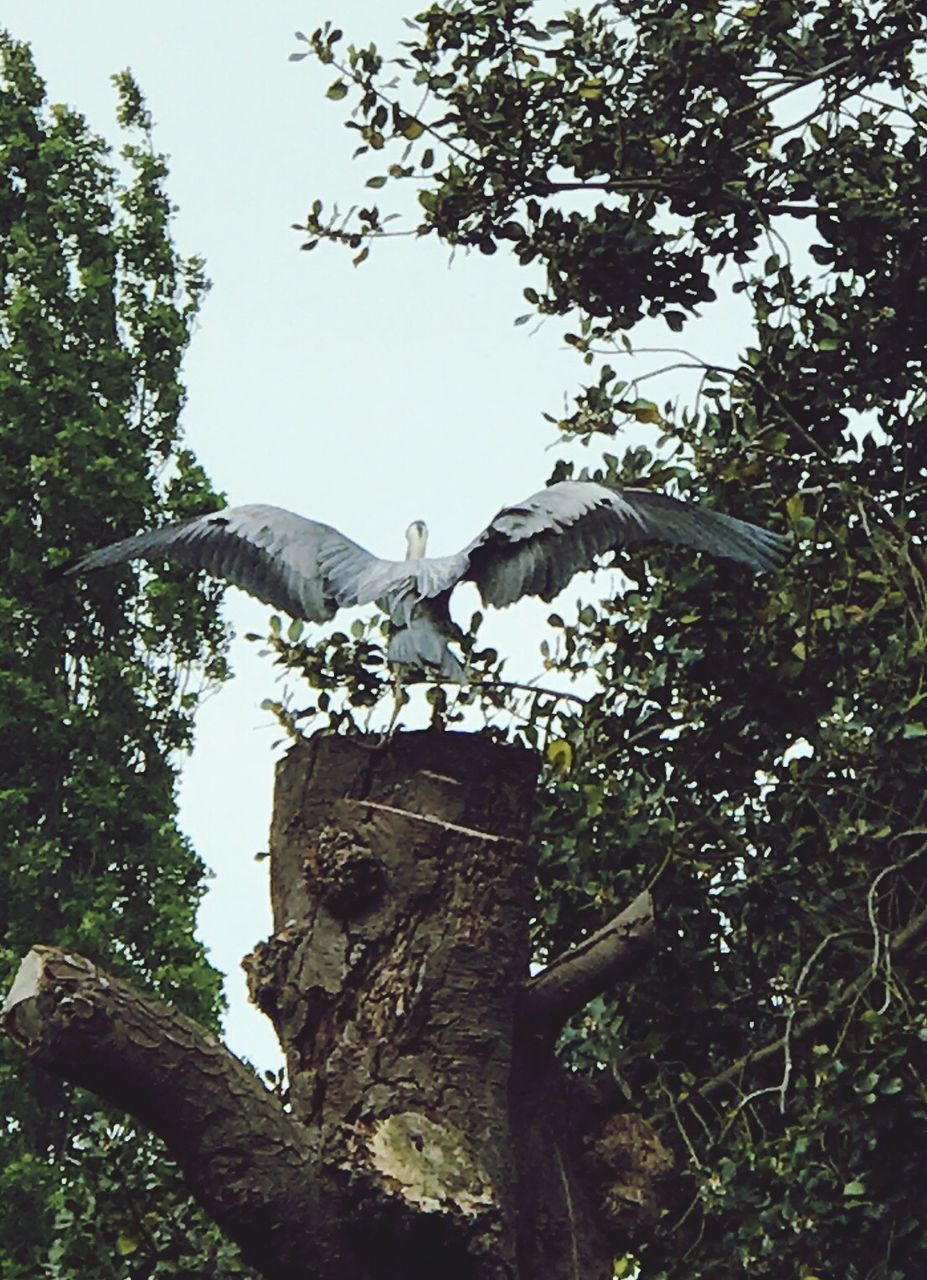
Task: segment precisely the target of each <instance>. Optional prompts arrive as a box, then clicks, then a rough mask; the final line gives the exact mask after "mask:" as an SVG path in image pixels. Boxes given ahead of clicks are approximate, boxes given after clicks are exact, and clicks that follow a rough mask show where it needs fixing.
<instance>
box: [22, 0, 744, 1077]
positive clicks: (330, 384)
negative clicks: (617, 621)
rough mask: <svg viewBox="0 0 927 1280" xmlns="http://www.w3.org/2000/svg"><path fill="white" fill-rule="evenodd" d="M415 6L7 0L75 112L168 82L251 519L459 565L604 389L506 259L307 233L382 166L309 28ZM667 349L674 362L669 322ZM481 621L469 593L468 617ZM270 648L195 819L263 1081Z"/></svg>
mask: <svg viewBox="0 0 927 1280" xmlns="http://www.w3.org/2000/svg"><path fill="white" fill-rule="evenodd" d="M545 7H547V6H545ZM565 7H569V6H565ZM407 12H414V5H408V6H407V5H405V4H397V3H396V2H395V0H351V2H350V3H345V2H344V0H342V2H341V3H339V4H338V5H335V4H329V5H325V4H321V5H320V4H318V3H312V4H309V5H307V4H306V3H300V4H296V3H289V2H288V0H264V3H262V4H260V5H255V4H254V3H245V2H244V0H196V2H195V3H191V2H190V0H186V2H185V3H179V2H178V0H158V2H157V3H154V2H153V0H147V2H144V0H136V2H135V3H132V4H126V3H119V2H118V0H83V3H80V4H75V3H73V0H71V2H68V0H41V2H38V0H7V2H6V4H5V5H4V10H3V14H2V18H0V21H2V23H3V24H4V25H5V26H6V28H7V30H9V31H10V33H11V34H12V35H13V36H15V37H17V38H19V39H24V40H27V41H28V42H29V43H30V44H31V45H32V47H33V50H34V53H35V57H36V61H37V64H38V69H39V72H40V74H41V75H42V76H43V77H44V78H45V80H46V83H47V85H48V92H49V97H50V99H51V100H52V101H62V102H67V103H68V104H69V105H70V106H72V107H74V108H76V109H78V110H80V111H82V112H83V113H84V114H85V115H86V117H87V119H88V121H89V122H90V124H91V126H92V127H93V128H94V129H95V130H96V131H98V132H100V133H102V134H103V135H104V136H105V137H107V138H108V139H110V140H112V141H116V140H117V130H116V126H115V123H114V118H113V109H114V102H115V95H114V91H113V89H112V86H111V84H110V80H109V77H110V75H111V74H113V73H114V72H116V71H119V70H121V69H122V68H124V67H126V66H128V67H130V68H131V70H132V71H133V72H134V74H135V76H136V77H137V79H138V81H139V83H140V85H141V87H142V90H143V92H144V94H145V96H146V98H147V101H148V105H149V107H150V109H151V111H152V114H153V116H154V120H155V141H156V145H157V146H158V148H159V149H160V150H163V151H165V152H167V153H168V155H169V157H170V178H169V182H168V188H169V191H170V194H171V196H172V198H173V200H174V201H175V202H176V204H177V205H178V206H179V212H178V214H177V218H176V223H175V237H176V240H177V242H178V245H179V247H180V249H181V251H182V252H184V253H192V252H197V253H202V254H203V255H204V256H205V258H206V262H207V272H208V275H209V277H210V278H211V280H212V282H213V289H212V292H211V293H210V295H209V297H208V299H207V301H206V305H205V308H204V311H203V314H202V317H201V321H200V325H199V331H198V332H197V334H196V335H195V337H194V340H193V345H192V349H191V352H190V355H189V357H188V359H187V362H186V374H185V381H186V385H187V387H188V389H189V400H188V404H187V408H186V411H185V415H184V422H185V429H186V437H187V441H188V443H189V444H190V446H191V447H192V448H193V449H194V451H195V452H196V454H197V456H198V457H199V459H200V461H201V462H202V463H203V464H204V466H205V467H206V470H207V472H208V474H209V475H210V477H211V478H212V481H213V483H214V484H215V485H216V486H217V487H218V488H220V489H221V490H223V491H225V493H226V494H227V495H228V498H229V501H230V502H231V503H240V502H267V503H273V504H276V505H278V506H282V507H288V508H291V509H293V510H295V511H299V512H301V513H302V514H304V515H308V516H310V517H312V518H315V519H319V520H323V521H325V522H327V523H331V524H334V525H336V526H337V527H339V528H341V529H342V530H343V531H344V532H345V533H347V534H348V535H349V536H351V537H353V538H355V539H356V540H357V541H359V542H360V543H361V544H362V545H365V546H367V547H369V548H370V549H371V550H373V551H375V552H377V553H379V554H382V555H395V556H397V557H398V556H400V555H402V554H403V552H404V541H403V532H404V530H405V527H406V525H407V524H408V522H409V521H410V520H411V519H413V518H423V519H425V520H426V521H427V522H428V524H429V527H430V529H431V544H430V549H431V550H432V551H434V552H435V553H436V554H443V553H445V552H450V551H454V550H457V549H458V548H459V547H460V546H462V545H464V544H465V543H466V542H467V541H469V539H470V538H471V537H472V536H473V535H474V534H475V533H476V532H477V531H478V530H479V529H481V528H482V527H483V526H484V525H485V524H486V522H487V521H488V520H489V519H490V518H491V517H492V515H493V514H494V513H495V511H496V510H498V509H499V508H500V507H501V506H503V505H506V504H509V503H512V502H515V501H518V500H519V499H521V498H524V497H526V496H527V495H528V494H530V493H532V492H534V491H535V490H536V489H538V488H540V487H541V486H542V485H543V483H544V482H545V480H546V479H547V477H548V475H549V473H550V471H551V469H552V466H553V462H554V458H555V456H556V455H554V454H552V453H551V452H549V451H548V446H549V445H550V444H551V443H552V440H553V429H552V428H551V427H550V426H549V425H548V424H547V423H545V422H544V421H543V419H542V418H541V413H542V411H547V412H550V413H555V414H557V413H560V412H561V411H562V408H563V405H564V396H565V395H572V394H574V393H575V391H576V390H577V389H578V387H579V385H580V384H581V383H582V382H583V381H584V374H585V375H586V378H588V375H589V371H588V370H586V369H584V367H583V366H582V364H581V362H580V360H579V359H578V358H577V356H576V355H575V354H574V353H572V352H571V351H570V350H569V349H568V348H566V347H565V346H564V345H563V342H562V336H561V335H562V329H563V326H562V325H561V324H560V323H559V322H557V321H549V322H548V323H547V324H546V325H545V326H544V327H542V328H541V329H540V331H538V332H534V333H532V329H533V326H532V325H530V324H529V325H525V326H523V327H519V328H515V327H513V320H514V318H515V317H516V316H518V315H520V314H523V313H524V312H525V311H527V310H528V307H527V304H526V303H525V302H524V300H523V299H522V297H521V290H522V289H523V288H524V287H525V286H526V285H528V284H530V283H532V280H531V277H530V276H529V275H528V274H526V272H525V270H524V269H523V268H519V267H518V265H517V264H516V263H515V262H514V261H513V260H511V259H509V258H508V257H507V256H506V254H505V253H504V252H503V251H500V252H499V253H498V254H496V255H495V256H494V257H492V258H486V257H483V256H482V255H479V254H471V255H469V256H463V255H460V256H458V258H457V260H456V261H455V262H454V264H453V266H451V267H450V269H449V257H448V252H447V250H446V249H444V248H442V247H441V246H440V245H439V244H438V243H437V241H433V240H430V239H429V240H425V241H415V240H412V239H397V240H393V241H390V242H387V243H384V244H382V245H378V246H374V249H373V252H372V254H371V257H370V260H369V261H368V262H367V263H365V264H364V265H363V266H362V267H360V268H359V269H354V268H352V266H351V262H350V256H349V254H348V253H347V252H346V251H341V252H339V251H337V250H335V249H334V248H330V247H328V246H325V245H320V246H319V247H318V248H317V249H316V250H315V251H314V252H312V253H309V254H305V253H300V252H299V243H300V237H299V235H298V233H296V232H294V231H292V230H290V224H291V223H293V222H297V221H299V220H300V219H301V218H302V217H303V216H304V215H305V211H306V209H307V208H308V207H309V204H310V203H311V201H312V200H313V199H314V198H315V197H316V196H318V197H320V198H322V199H323V200H324V201H325V203H326V205H327V206H328V205H329V204H330V203H331V202H332V201H335V202H337V203H339V205H340V207H341V208H342V209H346V208H348V207H349V206H350V205H351V204H353V203H355V202H357V201H358V199H365V198H369V196H370V195H372V194H373V193H370V192H366V193H365V192H364V188H363V182H364V180H365V179H366V177H367V176H369V173H370V172H371V170H370V169H365V168H363V167H362V163H363V162H361V163H354V164H352V163H351V161H350V156H351V153H352V151H353V149H354V147H355V145H356V140H357V135H356V134H355V133H353V132H348V131H346V130H345V129H344V128H343V127H342V123H343V121H344V119H345V116H346V113H345V104H344V103H340V104H339V103H333V102H329V101H327V100H326V99H325V97H324V89H325V88H326V87H327V85H328V84H329V83H330V82H331V81H332V80H333V79H334V78H335V73H333V71H332V70H331V68H322V67H320V66H319V65H318V64H317V63H316V62H315V60H314V59H311V58H309V59H306V60H305V61H303V62H300V63H292V64H291V63H289V62H288V61H287V55H288V54H289V53H290V52H292V51H294V50H295V49H296V48H297V47H299V46H298V45H297V42H296V41H295V40H294V38H293V32H294V31H295V30H297V29H301V30H309V29H311V28H312V27H313V26H316V25H319V24H320V23H321V22H322V21H323V20H324V19H325V18H326V17H328V16H332V15H333V14H337V19H338V23H339V25H340V26H342V27H343V28H344V30H345V33H346V36H347V38H348V39H349V40H350V39H353V40H354V41H355V42H356V43H359V44H366V43H368V42H369V41H370V40H374V41H375V42H376V43H377V44H378V45H379V46H380V48H381V50H382V51H386V50H388V49H394V48H395V45H396V43H397V42H398V41H399V40H401V39H403V38H404V37H405V35H406V34H407V32H406V29H405V28H404V26H403V25H402V21H401V19H402V16H403V14H405V13H407ZM395 158H396V157H390V160H393V159H395ZM390 190H391V188H390V187H387V189H386V193H389V191H390ZM378 194H380V195H381V196H382V195H384V194H385V193H382V192H381V193H378ZM386 204H387V200H386V199H384V200H383V201H382V202H381V208H384V209H385V207H386ZM394 225H398V224H394ZM730 320H731V321H732V326H731V328H729V329H728V338H729V339H730V336H731V332H732V329H733V331H734V332H735V333H736V328H737V324H736V316H733V317H730ZM712 324H713V333H712V339H714V340H716V339H717V337H718V318H717V317H716V316H715V317H713V318H712ZM653 332H654V333H655V335H656V338H657V341H658V342H659V344H660V345H664V346H666V345H671V343H670V342H669V341H668V336H669V335H667V333H666V330H665V328H663V327H662V326H661V327H660V329H659V331H657V330H654V331H653ZM685 345H686V346H688V347H691V346H692V345H693V340H692V336H691V335H690V333H689V332H687V334H686V341H685ZM711 345H715V342H714V341H712V342H711ZM677 390H678V388H677ZM661 391H662V392H664V394H665V393H671V392H672V391H673V388H672V387H671V386H664V387H662V388H661ZM663 398H664V395H662V394H661V396H660V399H661V400H662V399H663ZM609 443H610V446H611V448H612V450H613V451H614V450H616V449H618V450H620V448H621V446H622V442H621V441H618V442H614V441H613V442H609ZM587 460H588V462H589V464H590V465H594V464H595V462H596V461H597V455H596V454H595V453H594V452H591V451H590V453H589V455H588V459H587ZM575 595H576V590H575V588H574V589H573V590H572V591H568V592H567V596H568V598H570V599H573V598H575ZM475 603H476V601H475V596H474V598H473V600H472V601H471V600H470V599H465V600H464V602H463V606H462V608H461V610H460V616H462V617H464V618H466V617H468V616H469V611H470V608H471V607H473V606H475ZM227 612H228V615H229V617H230V618H231V620H232V622H233V625H234V627H235V629H236V631H237V632H238V633H239V634H243V633H244V632H246V631H257V632H260V633H261V634H264V633H265V630H266V624H267V618H268V615H269V611H268V610H267V609H266V608H265V607H264V606H263V605H259V604H257V603H256V602H254V601H251V600H249V599H247V598H246V597H245V596H243V595H242V594H241V593H240V592H237V591H231V592H229V595H228V603H227ZM548 612H549V609H548V606H545V605H542V604H540V603H537V602H523V603H522V604H520V605H519V606H517V607H516V608H515V609H513V610H511V611H508V612H507V613H505V614H502V615H499V618H498V621H495V622H494V624H493V629H492V630H491V631H487V640H489V641H490V642H491V643H494V644H497V645H499V646H500V647H501V648H502V649H503V651H504V652H507V653H512V654H513V655H514V660H513V662H512V664H511V666H510V668H509V674H510V675H512V677H513V678H525V677H526V676H529V675H531V674H534V673H536V672H537V670H538V667H539V660H538V659H537V656H536V654H537V644H538V641H539V639H540V638H541V629H542V625H543V619H544V618H545V617H546V615H547V613H548ZM256 650H257V646H255V645H252V644H248V643H246V642H245V641H243V640H239V641H237V642H236V644H235V646H234V648H233V652H232V663H233V667H234V670H235V673H236V674H235V678H234V679H233V680H232V681H230V682H229V683H228V684H227V685H226V686H225V687H224V688H223V690H222V691H221V692H220V693H219V694H218V695H216V696H215V697H214V698H212V699H211V700H210V701H209V702H208V703H207V704H206V705H205V706H204V707H203V709H202V710H201V712H200V716H199V720H198V732H197V745H196V749H195V752H194V754H193V757H192V759H191V760H190V761H189V762H187V763H186V765H185V767H184V770H183V779H182V789H181V799H182V809H181V819H182V824H183V826H184V829H185V830H186V831H187V832H188V833H189V835H190V836H191V838H192V840H193V842H194V845H195V847H196V848H197V850H198V851H199V853H200V854H201V856H202V857H203V858H204V859H205V861H206V862H207V864H208V865H209V866H210V867H211V868H212V869H213V871H214V872H215V878H214V879H213V880H212V882H211V886H210V891H209V894H208V897H207V899H206V902H205V904H204V908H203V911H202V915H201V923H200V932H201V935H202V937H203V938H204V939H205V941H206V942H207V944H208V946H209V948H210V953H211V956H212V959H213V961H214V963H215V964H217V965H218V966H219V967H220V968H221V969H222V970H223V971H224V972H226V973H227V974H228V975H229V977H228V981H227V993H228V996H229V1000H230V1012H229V1017H228V1022H227V1035H228V1039H229V1043H230V1044H231V1047H232V1048H233V1049H235V1051H236V1052H239V1053H242V1054H244V1055H246V1056H247V1057H249V1058H250V1059H251V1061H252V1062H254V1063H255V1064H256V1065H257V1066H259V1067H262V1068H263V1067H270V1066H276V1065H277V1063H278V1061H279V1054H278V1050H277V1047H276V1041H275V1038H274V1035H273V1032H272V1029H271V1027H270V1024H269V1022H268V1021H267V1020H266V1019H265V1018H264V1017H263V1015H261V1014H259V1013H257V1012H256V1011H254V1010H252V1009H250V1007H249V1006H248V1005H247V1001H246V996H245V986H244V979H243V976H242V975H241V972H240V969H239V962H240V959H241V956H242V955H244V954H245V953H246V952H247V951H249V950H250V949H251V948H252V946H253V945H254V944H255V943H256V942H258V941H259V940H262V939H264V938H265V937H267V936H269V934H270V931H271V921H270V910H269V903H268V897H267V883H266V878H267V870H266V868H267V864H266V862H261V863H258V862H255V861H254V854H255V852H256V851H258V850H261V849H264V848H266V843H267V830H268V826H269V822H270V813H271V798H272V796H271V791H272V773H273V766H274V761H275V757H276V756H278V755H279V754H280V752H279V750H278V751H276V752H274V751H273V750H272V744H273V743H274V742H275V741H276V740H277V739H278V738H279V737H280V736H281V734H280V731H279V729H278V727H277V726H276V725H275V724H273V723H272V722H271V721H270V718H269V716H268V715H267V714H266V713H265V712H262V711H260V709H259V706H260V702H261V700H262V699H263V698H265V697H268V696H270V695H273V694H274V693H275V692H276V691H277V690H276V686H275V683H274V681H275V673H274V671H273V669H272V668H271V667H270V666H269V665H268V663H267V662H266V661H261V660H260V659H259V658H258V656H257V652H256Z"/></svg>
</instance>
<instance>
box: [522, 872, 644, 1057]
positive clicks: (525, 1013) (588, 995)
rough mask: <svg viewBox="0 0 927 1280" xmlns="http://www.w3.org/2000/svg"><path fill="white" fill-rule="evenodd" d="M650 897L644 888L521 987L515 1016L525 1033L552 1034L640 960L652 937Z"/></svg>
mask: <svg viewBox="0 0 927 1280" xmlns="http://www.w3.org/2000/svg"><path fill="white" fill-rule="evenodd" d="M653 924H654V917H653V900H652V898H651V896H650V893H649V892H648V891H647V890H644V892H643V893H639V894H638V896H637V897H636V898H635V899H634V901H633V902H632V903H631V905H630V906H628V907H625V909H624V910H623V911H622V912H621V913H620V915H617V916H615V918H614V920H611V921H609V923H608V924H607V925H606V926H605V927H604V929H600V930H599V931H598V932H597V933H594V934H593V935H592V936H591V937H589V938H586V939H585V940H584V941H583V942H581V943H579V945H578V946H576V947H573V948H572V950H570V951H568V952H567V953H566V954H565V955H562V956H559V957H558V958H557V959H556V960H554V961H553V963H552V964H550V965H548V967H547V968H546V969H545V970H544V972H543V973H540V974H538V976H537V977H536V978H534V979H532V981H531V982H529V983H528V985H527V987H526V988H525V991H524V995H523V1003H522V1007H521V1012H520V1016H521V1018H522V1020H523V1029H524V1030H525V1031H526V1032H527V1033H528V1034H529V1035H536V1036H545V1035H546V1036H555V1035H556V1034H557V1032H558V1031H559V1030H560V1028H561V1027H562V1026H563V1024H564V1022H565V1021H566V1020H567V1018H568V1017H569V1016H570V1015H571V1014H572V1013H575V1012H576V1011H577V1009H581V1008H582V1007H583V1005H584V1004H586V1003H587V1002H588V1001H589V1000H591V999H592V998H593V996H597V995H599V994H600V993H601V992H602V991H605V990H606V988H607V987H609V986H610V985H611V984H612V983H613V982H614V981H615V979H616V978H619V977H625V976H626V975H627V974H628V973H630V972H632V971H633V970H634V969H635V968H637V966H638V965H639V964H640V961H641V960H642V958H643V957H644V956H645V955H646V954H647V953H648V952H649V951H650V949H651V947H652V946H653V940H654V927H653Z"/></svg>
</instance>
